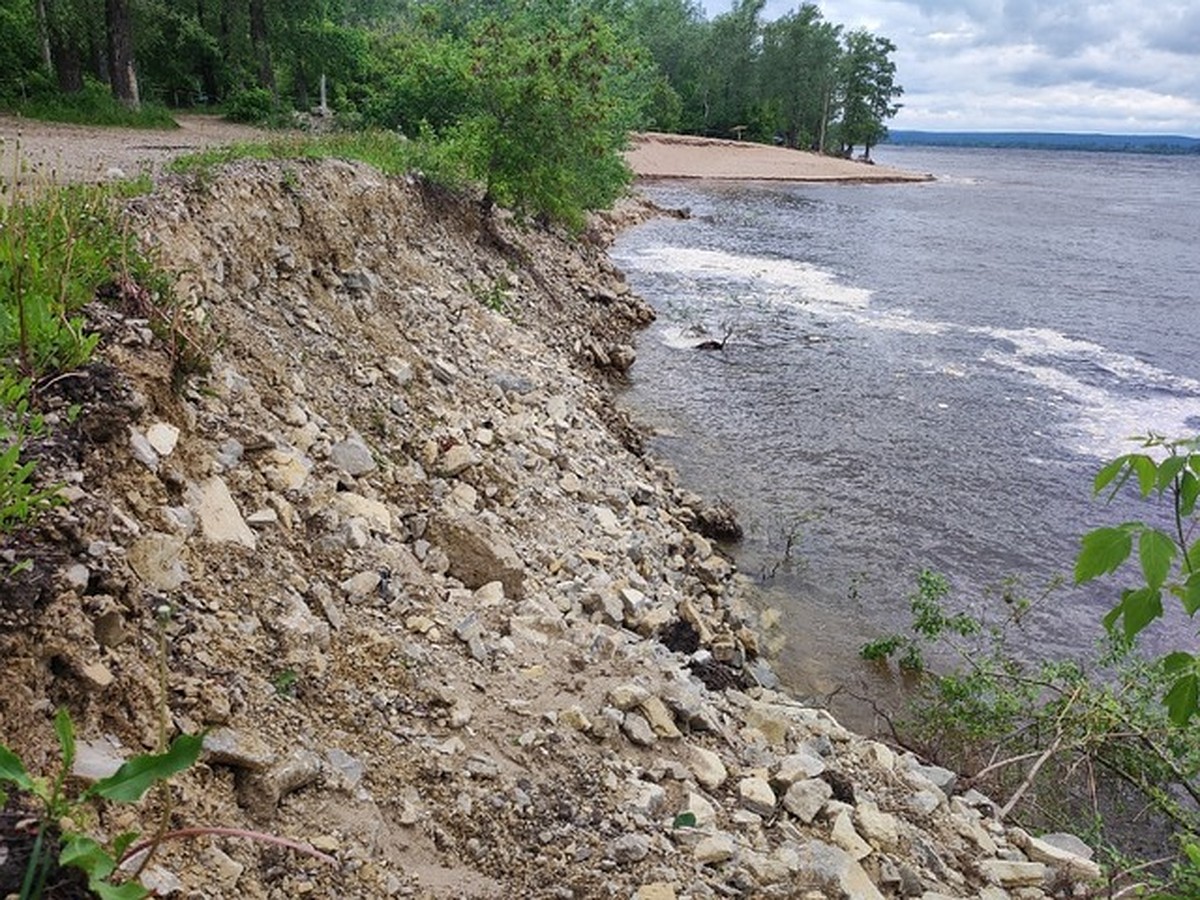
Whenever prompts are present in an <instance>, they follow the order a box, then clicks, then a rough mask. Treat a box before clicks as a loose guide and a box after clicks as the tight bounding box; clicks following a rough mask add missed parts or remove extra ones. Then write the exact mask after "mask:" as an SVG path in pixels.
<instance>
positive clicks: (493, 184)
mask: <svg viewBox="0 0 1200 900" xmlns="http://www.w3.org/2000/svg"><path fill="white" fill-rule="evenodd" d="M471 53H472V56H471V58H472V73H473V77H472V98H471V112H470V114H469V115H467V116H466V117H465V118H463V119H462V120H461V121H460V122H459V123H458V124H457V125H455V126H454V127H452V128H451V129H449V130H448V131H447V137H448V140H449V142H450V144H451V146H453V147H454V148H455V150H456V151H457V153H458V155H460V156H461V158H462V159H463V160H464V161H465V163H466V168H467V171H468V172H469V173H470V174H471V175H472V176H473V177H474V178H476V179H478V180H479V181H481V182H483V184H484V185H485V196H486V198H487V199H488V200H489V201H494V202H496V203H499V204H501V205H503V206H506V207H509V208H511V209H513V210H515V211H516V212H518V213H523V214H529V215H534V216H538V217H541V218H545V219H550V220H554V221H559V222H562V223H564V224H566V225H567V226H568V227H571V228H573V229H579V228H581V227H582V226H583V219H584V214H585V213H586V212H587V211H588V210H593V209H601V208H605V207H607V206H608V205H610V204H611V203H612V201H613V200H615V199H616V197H617V196H619V195H620V194H621V192H622V191H624V189H625V187H626V185H627V184H628V181H629V177H630V173H629V170H628V167H627V166H626V165H625V162H624V160H623V158H622V157H621V155H620V153H619V151H620V150H621V149H622V148H623V147H624V145H625V141H626V135H627V131H628V128H629V126H630V125H631V124H632V122H633V120H634V119H635V118H636V116H637V105H636V102H635V101H633V100H631V99H630V98H629V97H628V96H627V95H626V92H625V91H624V90H623V88H624V87H625V85H623V84H622V81H623V79H624V78H625V76H627V75H630V74H632V73H633V72H634V71H635V70H636V63H635V60H634V59H633V58H632V57H630V56H629V55H627V54H626V53H624V52H623V51H622V49H621V48H620V46H619V44H618V42H617V39H616V35H615V33H614V32H613V30H612V29H611V28H610V27H609V26H608V24H607V23H606V22H605V21H604V20H602V19H600V18H598V17H596V16H593V15H590V14H583V15H581V16H579V17H578V19H577V20H575V21H567V22H561V21H558V20H555V19H553V18H548V17H539V16H534V15H525V16H514V17H511V18H508V19H504V20H501V19H499V18H489V19H485V20H484V21H483V22H482V23H481V24H480V25H479V26H477V28H476V29H475V30H474V32H473V35H472V50H471Z"/></svg>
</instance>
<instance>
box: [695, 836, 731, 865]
mask: <svg viewBox="0 0 1200 900" xmlns="http://www.w3.org/2000/svg"><path fill="white" fill-rule="evenodd" d="M736 850H737V845H736V844H734V842H733V838H732V837H731V836H730V835H728V834H726V833H725V832H723V831H718V832H717V833H716V834H710V835H707V836H705V837H703V838H701V839H700V841H699V842H698V843H697V844H696V848H695V849H694V850H693V851H692V859H694V860H695V861H696V862H698V863H699V864H700V865H702V866H715V865H720V864H721V863H723V862H726V861H727V860H730V859H732V858H733V854H734V853H735V852H736Z"/></svg>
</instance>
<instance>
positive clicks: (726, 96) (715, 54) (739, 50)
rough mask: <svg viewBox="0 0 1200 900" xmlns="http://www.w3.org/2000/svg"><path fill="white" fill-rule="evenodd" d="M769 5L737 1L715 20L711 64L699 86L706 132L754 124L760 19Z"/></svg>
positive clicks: (707, 54) (708, 48)
mask: <svg viewBox="0 0 1200 900" xmlns="http://www.w3.org/2000/svg"><path fill="white" fill-rule="evenodd" d="M765 2H766V0H735V2H734V5H733V8H732V9H730V11H729V12H727V13H725V14H724V15H720V16H717V17H716V18H715V19H713V21H712V25H711V27H710V28H709V31H708V43H707V45H706V46H705V52H704V58H705V59H706V60H707V61H708V62H707V65H706V66H705V68H704V70H703V72H702V74H701V76H700V84H699V95H700V98H699V99H700V100H701V102H702V104H703V119H702V130H704V131H706V132H709V133H714V134H721V135H728V134H730V133H731V132H732V131H733V129H734V128H735V127H737V126H741V125H750V124H751V123H750V122H749V115H750V113H751V110H752V108H753V106H754V101H755V100H756V99H757V96H756V95H757V91H756V81H757V78H756V76H757V67H756V63H757V61H758V54H759V49H760V47H759V43H760V42H759V23H758V16H759V14H760V13H761V12H762V8H763V5H764V4H765Z"/></svg>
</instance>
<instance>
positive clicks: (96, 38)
mask: <svg viewBox="0 0 1200 900" xmlns="http://www.w3.org/2000/svg"><path fill="white" fill-rule="evenodd" d="M764 3H765V0H735V3H734V5H733V7H732V9H731V10H730V11H729V12H727V13H724V14H722V15H718V16H715V17H713V18H712V19H708V18H706V17H705V15H704V12H703V9H702V8H701V7H700V5H699V3H697V2H695V0H428V2H410V0H286V2H285V0H0V31H3V33H4V34H5V35H6V38H5V41H4V42H3V46H2V47H0V102H3V103H4V104H5V105H7V106H10V107H12V106H14V105H16V106H18V107H19V104H20V103H22V102H29V101H31V100H37V99H39V98H44V97H46V96H47V95H51V94H53V95H57V96H59V97H63V96H65V97H67V98H70V97H71V96H73V95H79V94H81V93H84V92H86V91H87V90H89V89H91V90H93V91H95V90H97V89H98V88H97V85H103V87H104V89H105V90H106V91H108V92H111V95H112V96H113V97H114V98H115V99H116V100H117V101H119V102H120V103H121V104H123V105H125V106H127V107H137V106H138V105H140V104H141V103H143V102H152V103H160V104H164V105H166V106H170V107H189V106H206V105H209V104H222V105H224V106H225V107H226V108H227V111H229V112H232V113H233V115H234V116H235V117H241V118H248V119H253V118H260V117H263V116H265V115H267V114H268V113H270V112H271V111H277V112H278V111H281V110H282V111H285V112H286V111H289V110H292V109H299V110H308V109H310V108H311V107H312V106H314V105H315V104H316V103H317V102H318V99H319V97H318V89H319V87H318V86H319V84H320V83H321V81H322V77H324V79H325V81H326V83H327V84H328V85H329V93H328V104H329V107H330V108H332V109H333V110H335V111H336V112H338V113H339V114H340V115H342V116H344V117H345V118H346V120H347V121H350V122H352V123H355V124H362V125H366V126H378V127H388V128H402V129H404V130H405V131H406V132H408V133H416V132H417V131H419V130H420V129H421V128H423V127H425V128H434V129H436V128H439V127H443V126H445V125H446V124H447V123H451V122H454V121H456V118H455V117H456V116H457V115H458V114H460V113H461V112H462V111H463V109H464V99H465V97H464V95H465V94H466V93H469V91H467V87H468V83H469V82H471V81H472V79H474V78H477V77H478V76H479V75H480V74H481V72H480V71H479V69H480V66H479V60H477V59H473V58H472V57H473V53H474V51H475V48H476V47H477V45H478V44H479V42H480V35H481V34H484V35H486V34H488V33H489V29H490V33H491V35H492V39H493V40H495V39H497V29H498V28H499V29H501V30H503V31H505V33H506V36H507V35H509V34H511V33H513V32H514V31H516V30H523V33H524V34H525V35H526V36H529V37H530V38H534V36H536V35H538V34H541V33H551V32H553V33H554V34H556V35H557V37H556V38H552V39H549V40H536V39H535V43H536V45H537V46H534V47H525V48H522V49H523V50H525V51H526V53H525V55H528V53H531V52H538V48H539V47H540V49H541V50H542V51H544V52H547V53H553V52H555V51H554V50H553V45H555V44H556V40H562V39H564V34H563V29H584V30H587V29H593V37H594V36H595V32H594V29H597V28H599V29H602V30H604V31H605V33H606V40H607V41H609V42H608V43H605V45H604V46H600V45H599V44H597V43H596V42H595V41H594V40H593V41H592V46H591V51H590V52H593V53H595V54H597V60H598V61H599V62H600V64H601V65H602V66H603V67H607V68H609V69H614V68H616V69H619V70H620V71H619V72H618V71H612V72H609V73H608V74H610V75H619V77H613V78H608V79H606V84H605V87H606V88H608V89H610V90H612V91H615V93H613V94H612V95H611V96H607V97H606V96H599V95H595V96H593V97H592V98H591V99H593V100H595V101H596V102H597V103H600V104H604V103H610V102H615V103H617V104H619V105H621V106H623V107H625V113H624V114H622V115H620V116H617V117H616V118H617V119H619V120H621V121H622V123H627V124H630V125H631V126H633V127H640V128H655V129H658V130H663V131H673V132H683V133H691V134H705V135H716V136H737V137H745V138H748V139H751V140H759V141H774V142H776V143H779V144H783V145H786V146H789V147H797V148H802V149H811V150H819V151H821V152H827V153H840V154H847V153H849V152H851V151H852V150H853V148H855V147H862V148H863V149H864V150H865V152H866V153H867V155H869V153H870V148H871V147H872V146H873V145H874V144H876V143H878V142H879V141H880V140H881V139H882V138H883V137H884V136H885V135H886V127H885V123H886V122H887V120H888V119H890V118H891V117H892V116H894V115H895V113H896V111H897V109H898V105H897V100H898V98H899V97H900V95H901V93H902V89H901V88H900V86H899V85H898V84H897V83H896V80H895V76H896V69H895V64H894V62H893V61H892V54H893V53H894V51H895V49H896V48H895V45H894V44H893V43H892V42H891V41H890V40H888V39H887V38H885V37H881V36H878V35H875V34H872V33H870V32H868V31H866V30H864V29H857V30H847V29H845V28H844V27H843V26H841V25H838V24H836V23H833V22H830V21H827V20H826V19H825V18H824V16H823V15H822V13H821V11H820V9H819V8H818V7H817V6H816V5H813V4H810V3H805V4H804V5H802V6H800V7H798V8H797V9H796V10H795V11H794V12H791V13H788V14H787V15H784V16H782V17H780V18H778V19H776V20H774V21H769V22H767V21H763V19H762V10H763V6H764ZM517 20H520V22H519V25H514V23H515V22H516V21H517ZM575 36H576V37H581V36H582V32H579V33H578V34H576V35H575ZM581 39H583V40H584V41H585V43H586V42H587V39H586V37H581ZM609 39H610V40H609ZM483 41H484V42H485V43H486V41H487V38H486V36H485V37H484V38H483ZM610 44H611V45H610ZM560 49H561V48H560ZM578 62H579V61H578V60H577V63H578ZM483 68H487V66H486V65H485V66H483ZM488 74H489V76H496V75H499V74H504V73H498V72H495V71H489V72H488ZM579 74H580V73H578V72H574V71H566V70H564V71H562V72H561V73H560V75H561V76H562V77H563V78H574V77H577V76H578V75H579ZM592 74H593V75H594V74H595V73H592ZM581 87H583V88H585V89H588V88H591V89H595V88H597V87H598V84H597V83H592V84H586V83H584V84H582V85H581ZM585 93H586V91H585ZM587 99H588V98H587V97H581V99H580V102H586V100H587Z"/></svg>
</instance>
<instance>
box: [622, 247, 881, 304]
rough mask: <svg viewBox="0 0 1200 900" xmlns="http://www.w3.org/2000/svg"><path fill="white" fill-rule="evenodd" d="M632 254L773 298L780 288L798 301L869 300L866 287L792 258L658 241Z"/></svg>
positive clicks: (642, 262)
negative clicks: (753, 254) (676, 245)
mask: <svg viewBox="0 0 1200 900" xmlns="http://www.w3.org/2000/svg"><path fill="white" fill-rule="evenodd" d="M636 256H637V265H638V266H639V267H643V266H644V267H646V268H649V269H653V270H655V271H657V272H660V273H670V274H673V275H676V276H681V277H684V278H686V279H688V280H689V281H695V280H707V281H710V282H711V281H721V282H724V283H727V284H729V285H731V286H736V287H738V288H742V289H745V290H750V291H753V292H755V293H762V294H769V295H772V296H773V297H774V299H780V297H779V295H780V293H781V292H784V293H786V295H787V296H788V297H790V298H791V299H793V300H795V301H798V302H815V303H821V304H828V305H832V306H848V307H853V308H865V307H866V306H867V304H868V303H869V302H870V300H871V291H869V290H867V289H866V288H861V287H853V286H850V285H846V284H842V283H841V282H839V281H838V278H837V276H836V275H834V274H833V273H832V272H827V271H825V270H824V269H820V268H818V267H817V266H813V265H810V264H808V263H804V262H797V261H794V260H788V259H775V258H770V257H762V256H748V255H745V254H739V253H728V252H726V251H723V250H705V249H699V248H692V247H672V246H667V245H664V244H658V245H656V246H653V247H647V248H643V249H641V250H639V251H637V253H636Z"/></svg>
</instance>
